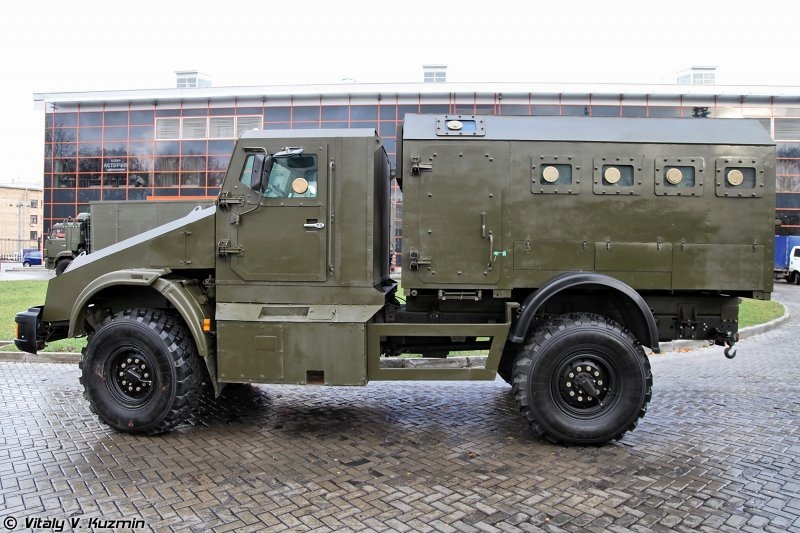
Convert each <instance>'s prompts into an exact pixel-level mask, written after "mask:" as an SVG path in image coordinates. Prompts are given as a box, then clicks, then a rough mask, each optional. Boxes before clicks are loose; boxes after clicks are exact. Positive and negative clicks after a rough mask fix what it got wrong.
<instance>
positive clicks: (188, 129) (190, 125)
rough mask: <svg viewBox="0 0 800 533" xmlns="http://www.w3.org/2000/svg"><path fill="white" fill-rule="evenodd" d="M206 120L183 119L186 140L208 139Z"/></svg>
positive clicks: (183, 136)
mask: <svg viewBox="0 0 800 533" xmlns="http://www.w3.org/2000/svg"><path fill="white" fill-rule="evenodd" d="M207 122H208V119H206V118H185V119H183V135H181V137H182V138H184V139H206V138H207V137H208V131H207V129H206V123H207Z"/></svg>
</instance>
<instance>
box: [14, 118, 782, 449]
mask: <svg viewBox="0 0 800 533" xmlns="http://www.w3.org/2000/svg"><path fill="white" fill-rule="evenodd" d="M391 179H392V171H391V168H390V163H389V158H388V157H387V153H386V150H385V148H384V146H383V143H382V141H381V139H380V138H379V137H378V136H377V135H376V134H375V132H374V131H373V130H367V129H330V130H289V131H274V130H271V131H249V132H246V133H244V134H243V136H242V137H241V138H240V139H238V141H237V143H236V146H235V148H234V153H233V155H232V158H231V161H230V165H229V167H228V170H227V174H226V177H225V181H224V183H223V185H222V188H221V191H220V194H219V197H218V199H217V201H216V205H214V206H211V207H208V208H205V209H196V210H194V211H192V212H191V213H189V214H188V215H187V216H185V217H183V218H181V219H179V220H175V221H173V222H169V223H167V224H165V225H162V226H160V227H157V228H155V229H152V230H150V231H147V232H145V233H143V234H141V235H139V236H136V237H133V238H130V239H127V240H124V241H121V242H118V243H116V244H113V245H111V246H108V247H106V248H104V249H102V250H99V251H97V252H95V253H92V254H90V255H84V256H80V257H77V258H76V259H75V260H74V261H73V262H72V264H71V266H70V268H69V269H68V270H67V271H66V272H64V274H62V275H61V276H59V277H57V278H54V279H52V280H51V281H50V285H49V287H48V291H47V298H46V301H45V303H44V305H43V306H40V307H33V308H31V309H30V310H28V311H26V312H22V313H19V314H18V315H17V317H16V322H17V325H18V338H17V340H16V343H17V346H19V347H20V348H21V349H22V350H25V351H28V352H31V353H36V351H37V350H38V349H41V348H42V347H43V345H44V344H45V343H46V342H50V341H53V340H56V339H61V338H65V337H76V336H84V335H85V336H87V338H88V344H87V347H86V349H85V351H84V353H83V358H82V362H81V368H82V377H81V383H82V384H83V387H84V389H85V396H86V398H87V399H88V401H89V403H90V404H91V407H92V409H93V410H94V411H95V412H96V413H97V415H98V417H99V418H100V419H101V420H102V421H103V422H105V423H106V424H108V425H110V426H112V427H114V428H116V429H118V430H121V431H127V432H132V433H145V434H154V433H159V432H163V431H165V430H168V429H170V428H171V427H173V426H175V425H176V424H179V423H180V422H182V421H183V420H185V419H186V418H187V417H188V415H189V413H190V412H191V411H192V409H193V408H194V406H195V405H196V403H197V402H198V399H199V397H200V395H201V390H202V389H203V387H204V386H208V387H211V388H213V391H214V392H215V393H216V394H219V392H220V390H221V389H222V388H223V387H224V386H225V385H226V384H228V383H268V384H319V385H322V384H324V385H366V384H367V382H369V381H370V380H420V379H422V380H494V379H495V377H496V376H497V375H498V374H499V375H500V376H501V377H502V378H503V379H504V380H505V381H507V382H508V383H510V384H511V386H512V392H513V395H514V398H515V400H516V404H517V405H518V407H519V409H520V411H521V413H522V415H523V417H524V420H525V421H526V422H527V423H528V425H529V426H530V428H531V430H532V431H533V433H535V434H536V435H538V436H542V437H545V438H547V439H549V440H551V441H555V442H563V443H573V444H601V443H605V442H607V441H609V440H612V439H618V438H620V437H622V436H623V434H625V433H626V432H627V431H629V430H631V429H633V428H634V427H635V426H636V424H637V421H638V420H639V418H641V417H642V416H643V414H644V413H645V410H646V408H647V404H648V401H649V400H650V397H651V390H652V375H651V371H650V365H649V363H648V359H647V356H646V354H645V350H644V348H650V349H651V350H652V351H653V352H658V350H659V342H661V341H667V340H671V339H707V340H708V341H710V342H712V343H716V344H718V345H721V346H723V345H724V346H726V348H725V352H726V355H732V354H729V352H728V350H729V349H730V347H731V346H732V345H733V344H734V343H735V342H736V340H737V329H738V322H737V317H738V305H739V298H740V297H749V298H760V299H768V298H769V297H770V293H771V291H772V279H773V277H772V258H773V241H774V238H773V231H774V226H773V224H774V208H775V205H774V203H775V148H774V145H773V143H772V141H771V139H770V137H769V135H768V134H767V133H766V132H765V131H764V130H763V128H762V127H761V125H760V124H758V123H757V122H755V121H752V122H751V121H747V120H733V119H724V120H713V119H625V118H583V117H580V118H571V117H505V116H472V115H438V116H436V115H407V116H406V117H405V120H404V123H403V125H402V127H401V128H400V131H399V132H398V144H397V169H396V179H397V182H398V184H399V185H400V186H401V187H402V193H403V230H402V242H403V253H402V260H401V266H402V278H401V284H402V290H398V284H397V283H396V282H395V281H393V279H392V278H391V277H390V276H389V265H390V205H389V201H390V181H391ZM392 229H393V228H392ZM476 353H478V354H480V353H484V354H486V356H487V357H486V358H485V362H483V361H484V359H480V358H476V357H469V358H468V360H469V361H470V362H471V364H470V365H465V366H462V367H455V365H452V366H448V365H439V366H442V367H432V366H431V365H429V364H410V365H398V364H395V363H396V361H397V359H392V358H393V357H395V356H400V355H408V354H416V356H417V357H422V358H426V360H425V361H417V362H419V363H423V362H424V363H430V362H431V358H439V359H442V358H447V357H453V356H456V355H464V354H467V355H475V354H476Z"/></svg>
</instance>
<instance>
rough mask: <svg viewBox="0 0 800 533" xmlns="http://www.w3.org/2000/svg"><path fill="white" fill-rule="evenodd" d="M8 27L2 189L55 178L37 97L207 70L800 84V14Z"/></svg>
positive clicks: (618, 13)
mask: <svg viewBox="0 0 800 533" xmlns="http://www.w3.org/2000/svg"><path fill="white" fill-rule="evenodd" d="M4 11H5V12H4V13H3V16H2V18H0V50H2V56H0V61H1V62H2V65H0V68H2V70H0V71H1V72H2V73H3V78H4V82H3V83H2V87H0V91H1V92H2V94H0V117H2V118H3V121H4V125H3V127H2V128H0V132H2V133H0V182H6V183H7V182H12V181H21V182H27V183H38V182H40V181H41V177H42V176H41V159H42V155H41V154H42V145H43V142H44V141H43V139H44V128H43V113H42V112H34V111H33V110H32V109H33V99H32V94H33V93H34V92H50V91H53V92H55V91H81V90H111V89H142V88H165V87H173V86H174V81H175V80H174V71H175V70H179V69H198V70H200V71H201V72H204V73H206V74H208V75H210V76H211V77H212V80H213V82H214V86H216V87H220V86H227V85H270V84H291V83H316V82H322V83H330V82H339V81H341V80H342V79H344V78H351V79H354V80H357V81H358V82H394V81H406V82H408V81H421V77H422V70H421V65H422V64H423V63H438V62H441V63H445V64H447V65H449V68H448V79H449V80H450V81H463V82H467V81H522V82H525V81H566V82H632V83H672V82H673V81H674V79H675V74H676V73H677V71H679V70H681V69H683V68H686V67H689V66H692V65H714V66H717V67H718V75H717V79H718V82H719V83H721V84H744V85H795V86H800V69H798V68H797V66H796V59H795V58H794V57H793V56H794V55H795V54H796V50H797V48H798V40H797V33H798V30H797V21H798V20H799V19H800V16H799V15H800V2H797V1H796V0H795V1H788V0H787V1H783V0H773V1H762V2H759V3H752V2H748V3H733V2H727V3H722V2H719V1H715V2H712V1H705V0H694V1H686V0H671V1H670V2H644V1H627V0H625V1H618V2H613V1H612V2H596V1H592V2H585V1H574V2H570V1H561V2H549V1H548V2H538V1H530V0H529V1H527V2H526V1H523V0H515V1H508V0H494V1H491V2H480V3H478V2H464V1H460V2H449V1H448V2H437V1H435V0H427V1H418V0H403V1H399V2H380V1H375V0H373V1H361V0H359V1H340V2H323V1H320V2H317V1H296V2H280V3H278V2H269V1H264V0H261V1H257V2H256V1H233V2H228V3H217V2H214V3H210V2H209V3H206V2H196V1H194V2H187V1H169V0H161V1H152V0H138V1H136V2H127V1H124V0H123V1H117V2H109V1H98V0H84V1H80V0H79V1H76V2H72V3H64V2H55V1H51V0H42V1H39V2H25V3H15V5H14V9H13V11H12V10H11V9H9V8H8V6H7V7H6V9H5V10H4Z"/></svg>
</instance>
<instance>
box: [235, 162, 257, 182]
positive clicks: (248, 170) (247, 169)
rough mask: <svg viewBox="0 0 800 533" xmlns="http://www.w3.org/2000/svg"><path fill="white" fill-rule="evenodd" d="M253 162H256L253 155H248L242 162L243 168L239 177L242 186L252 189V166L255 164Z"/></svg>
mask: <svg viewBox="0 0 800 533" xmlns="http://www.w3.org/2000/svg"><path fill="white" fill-rule="evenodd" d="M255 160H256V156H255V154H249V155H248V156H247V159H246V160H245V162H244V168H243V169H242V174H241V176H239V181H241V182H242V183H243V184H244V185H246V186H248V187H252V181H253V165H254V164H255Z"/></svg>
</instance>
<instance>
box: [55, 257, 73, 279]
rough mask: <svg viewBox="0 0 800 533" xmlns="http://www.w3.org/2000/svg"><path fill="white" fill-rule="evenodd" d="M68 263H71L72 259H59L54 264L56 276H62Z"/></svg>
mask: <svg viewBox="0 0 800 533" xmlns="http://www.w3.org/2000/svg"><path fill="white" fill-rule="evenodd" d="M70 263H72V259H61V260H60V261H59V262H58V263H56V276H60V275H61V274H63V273H64V271H65V270H66V269H67V267H68V266H69V264H70Z"/></svg>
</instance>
